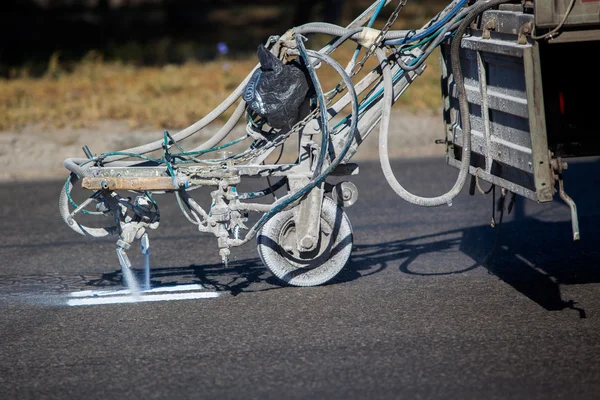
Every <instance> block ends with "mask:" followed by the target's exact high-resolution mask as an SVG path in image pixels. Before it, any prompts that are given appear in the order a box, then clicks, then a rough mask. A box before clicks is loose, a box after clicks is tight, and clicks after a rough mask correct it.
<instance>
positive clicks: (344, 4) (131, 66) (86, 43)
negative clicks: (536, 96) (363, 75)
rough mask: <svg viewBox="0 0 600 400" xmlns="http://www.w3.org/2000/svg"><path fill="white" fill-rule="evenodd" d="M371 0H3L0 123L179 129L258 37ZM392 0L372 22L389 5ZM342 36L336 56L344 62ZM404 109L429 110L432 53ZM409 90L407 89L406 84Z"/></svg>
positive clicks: (357, 9) (416, 22) (404, 22)
mask: <svg viewBox="0 0 600 400" xmlns="http://www.w3.org/2000/svg"><path fill="white" fill-rule="evenodd" d="M372 3H373V1H372V0H315V1H300V0H290V1H270V0H255V1H252V2H248V1H238V0H3V1H2V2H0V38H1V39H0V131H3V130H4V131H5V130H16V131H18V130H20V129H24V127H26V126H28V125H31V124H42V125H43V126H44V127H46V128H52V127H58V128H60V127H64V126H88V125H90V124H91V125H93V124H94V123H95V122H97V121H99V120H104V119H111V120H122V121H127V123H128V124H129V125H130V126H131V127H132V128H135V127H138V128H139V127H142V126H148V127H158V126H170V127H185V126H188V125H189V124H191V123H193V122H195V121H196V120H198V119H199V118H201V117H202V116H203V115H205V114H206V113H207V112H208V111H210V110H211V109H212V108H213V107H214V106H216V105H217V104H218V103H220V101H221V100H222V99H223V98H224V97H225V96H226V95H227V94H228V93H229V92H230V91H231V90H232V89H233V88H235V87H236V86H237V85H238V84H239V82H240V81H241V80H242V79H243V78H244V77H245V75H246V74H247V73H248V72H249V71H250V69H251V68H252V67H253V66H254V65H255V64H256V57H255V52H256V47H257V46H258V45H259V44H260V43H263V42H264V41H265V40H266V39H267V38H268V37H269V36H270V35H278V34H282V33H284V32H285V31H286V30H288V29H290V28H291V27H293V26H295V25H300V24H303V23H306V22H311V21H327V22H332V23H336V24H340V25H346V24H348V23H349V22H350V21H351V20H353V19H354V18H356V17H357V16H358V15H359V14H360V13H361V12H362V11H363V10H364V9H366V8H367V7H368V6H369V5H370V4H372ZM395 4H396V1H392V2H391V4H390V5H388V6H387V7H386V8H384V10H383V11H382V13H381V14H380V18H379V20H378V21H377V22H376V24H375V27H378V25H379V26H381V25H383V23H385V21H386V20H387V18H388V16H389V14H390V13H391V11H392V10H393V8H394V7H395ZM445 5H446V2H444V1H439V0H429V1H417V0H414V1H409V2H408V4H407V6H406V7H405V9H404V10H403V12H402V13H401V15H400V19H399V21H398V22H397V23H396V25H395V26H394V28H395V29H401V28H418V27H420V26H421V25H422V24H423V23H424V22H425V21H426V20H428V19H429V18H431V17H433V16H434V15H435V14H436V13H437V12H439V11H440V10H441V9H442V8H443V7H444V6H445ZM353 50H354V48H353V47H352V46H349V47H347V48H346V50H345V51H346V53H344V52H343V51H342V54H341V56H342V58H344V57H346V60H348V59H349V58H348V57H349V56H350V55H351V54H352V52H353ZM429 64H431V68H430V67H428V70H429V71H428V72H427V74H426V76H425V77H424V78H422V79H420V80H421V81H422V82H420V83H419V85H421V86H422V88H421V89H420V90H418V92H419V96H412V97H411V96H408V97H407V98H405V97H403V98H402V101H403V102H404V104H405V105H406V106H407V107H411V108H413V109H415V110H436V111H437V108H438V107H439V103H440V98H439V97H440V92H439V72H438V65H437V60H433V62H430V63H429ZM414 92H417V90H414Z"/></svg>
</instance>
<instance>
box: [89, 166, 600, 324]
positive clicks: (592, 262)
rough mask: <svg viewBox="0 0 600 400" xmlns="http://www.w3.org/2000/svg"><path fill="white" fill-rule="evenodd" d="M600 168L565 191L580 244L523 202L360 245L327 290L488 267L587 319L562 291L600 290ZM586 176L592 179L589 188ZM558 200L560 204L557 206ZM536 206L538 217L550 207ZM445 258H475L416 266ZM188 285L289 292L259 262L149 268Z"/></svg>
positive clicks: (582, 173) (157, 281)
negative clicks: (596, 286) (390, 275)
mask: <svg viewBox="0 0 600 400" xmlns="http://www.w3.org/2000/svg"><path fill="white" fill-rule="evenodd" d="M599 165H600V163H598V162H591V163H585V162H584V163H574V164H573V165H571V166H570V169H569V172H570V174H569V175H570V176H568V177H567V180H566V182H565V185H566V190H567V191H568V192H569V194H570V195H571V196H572V197H573V198H574V199H576V201H577V205H578V208H579V210H580V218H579V226H580V231H581V234H582V239H581V240H580V241H573V240H572V230H571V222H570V221H559V222H546V221H542V220H540V219H538V218H536V215H535V214H533V215H530V216H527V215H525V212H524V207H523V201H525V200H523V199H520V198H517V202H516V204H515V207H514V209H513V210H512V213H511V214H510V216H511V218H510V220H508V214H506V217H505V221H504V222H502V223H501V224H497V225H496V227H495V228H491V227H490V225H489V224H485V225H481V226H475V227H469V228H465V229H456V230H452V231H446V232H438V233H434V234H431V235H427V236H420V237H412V238H408V239H404V240H398V241H391V242H385V243H378V244H373V245H363V244H356V245H355V246H354V248H353V253H352V256H351V258H350V261H349V263H348V265H347V266H346V267H345V268H344V269H343V270H342V272H340V273H339V274H338V276H336V277H335V278H334V279H333V280H331V281H330V282H329V283H327V285H335V284H339V283H344V282H350V281H353V280H356V279H359V278H361V277H366V276H368V275H373V274H377V273H379V272H381V271H383V270H386V269H389V268H390V267H391V268H396V267H397V268H398V269H399V271H401V272H402V273H404V274H409V275H420V276H443V275H455V274H463V273H466V272H468V271H471V270H474V269H476V268H480V267H483V268H485V269H487V271H488V272H489V273H490V274H492V275H494V276H496V277H498V278H499V279H500V280H502V281H504V282H506V283H507V284H509V285H510V286H512V287H513V288H515V290H517V291H519V292H520V293H522V294H523V295H524V296H527V297H528V298H529V299H531V300H532V301H534V302H536V303H537V304H539V305H540V306H542V307H543V308H545V309H547V310H551V311H554V310H563V309H566V308H569V309H574V310H577V311H578V312H579V314H580V316H581V317H582V318H585V316H586V315H585V310H583V309H580V308H578V307H577V302H576V301H574V300H572V299H564V298H563V296H562V294H561V289H560V287H561V285H575V284H586V283H600V246H599V245H600V242H599V240H598V238H599V237H600V214H599V213H598V212H597V211H596V210H595V209H594V208H595V207H597V199H598V197H599V195H600V185H598V184H597V182H596V181H597V180H598V179H599V178H600V177H598V174H597V171H598V166H599ZM589 177H593V178H592V180H591V181H590V179H587V178H589ZM584 178H586V179H584ZM594 179H595V180H596V181H594ZM555 201H557V202H559V204H561V203H560V200H555ZM535 206H536V207H534V208H537V209H538V210H543V207H545V205H535ZM562 207H565V208H566V205H562ZM499 230H500V233H499ZM496 241H497V243H496ZM444 252H447V253H462V254H464V255H466V256H468V257H469V258H470V259H472V263H471V264H470V265H462V266H460V267H458V268H456V269H451V270H448V269H447V267H438V268H436V267H435V266H434V267H433V268H429V269H428V270H427V271H423V270H421V269H420V267H415V266H414V264H415V261H416V260H417V259H418V258H420V257H423V256H426V255H428V254H429V255H433V254H434V253H444ZM442 256H443V255H442ZM121 279H122V276H121V273H120V271H115V272H112V273H106V274H103V275H102V277H101V278H100V279H96V280H92V281H89V282H88V285H91V286H96V287H98V286H101V287H106V286H112V285H118V284H121V282H122V281H121ZM189 283H199V284H202V285H203V286H205V287H206V288H210V289H213V290H218V291H227V292H229V293H231V294H232V295H237V294H240V293H243V292H259V291H265V290H273V289H279V288H283V287H286V286H287V285H285V284H284V283H282V282H281V281H279V280H278V279H277V278H276V277H274V276H273V275H272V274H271V273H270V272H269V271H268V270H267V269H266V268H265V267H264V266H263V264H262V262H261V260H260V258H258V257H257V258H252V259H244V260H235V261H232V262H231V263H230V264H229V265H228V266H227V267H224V266H223V265H222V264H221V263H217V264H207V265H190V266H187V267H166V268H153V269H152V284H153V286H169V285H178V284H189Z"/></svg>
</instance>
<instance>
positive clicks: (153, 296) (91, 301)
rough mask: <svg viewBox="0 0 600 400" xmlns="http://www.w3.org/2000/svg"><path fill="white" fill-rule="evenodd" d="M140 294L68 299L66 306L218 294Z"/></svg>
mask: <svg viewBox="0 0 600 400" xmlns="http://www.w3.org/2000/svg"><path fill="white" fill-rule="evenodd" d="M142 293H143V294H141V295H140V296H95V297H85V298H74V299H69V300H68V301H67V304H68V305H70V306H93V305H101V304H126V303H143V302H149V301H172V300H196V299H211V298H216V297H219V293H217V292H198V293H165V294H146V293H147V291H146V292H142Z"/></svg>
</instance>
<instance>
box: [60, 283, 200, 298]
mask: <svg viewBox="0 0 600 400" xmlns="http://www.w3.org/2000/svg"><path fill="white" fill-rule="evenodd" d="M192 290H204V287H203V286H202V285H177V286H163V287H157V288H153V289H150V290H142V291H141V293H142V294H144V293H150V294H151V293H164V292H189V291H192ZM129 294H131V291H130V290H129V289H121V290H83V291H81V292H71V293H69V297H96V296H119V295H129Z"/></svg>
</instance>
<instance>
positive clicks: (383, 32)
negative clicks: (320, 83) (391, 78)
mask: <svg viewBox="0 0 600 400" xmlns="http://www.w3.org/2000/svg"><path fill="white" fill-rule="evenodd" d="M407 1H408V0H399V1H398V5H397V6H396V9H395V10H394V12H393V13H392V14H391V15H390V17H389V18H388V20H387V22H386V23H385V25H384V26H383V28H381V30H380V31H379V34H378V35H377V38H376V39H375V41H374V42H373V44H371V46H369V48H368V49H367V52H366V53H365V55H364V56H363V58H362V59H361V60H360V61H359V62H358V63H356V65H354V67H353V68H352V74H351V77H352V76H355V75H357V74H358V73H359V72H360V71H361V70H362V69H363V67H364V66H365V63H366V62H367V60H368V59H369V58H370V57H371V56H372V55H373V53H374V52H375V50H376V49H377V48H378V47H379V46H381V43H383V39H385V35H386V34H387V33H388V32H389V30H390V28H391V27H392V25H394V24H395V23H396V20H397V19H398V15H399V14H400V11H401V10H402V8H404V6H405V5H406V3H407Z"/></svg>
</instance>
